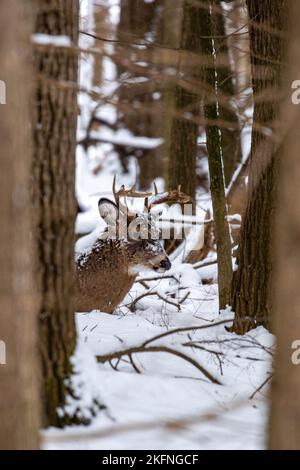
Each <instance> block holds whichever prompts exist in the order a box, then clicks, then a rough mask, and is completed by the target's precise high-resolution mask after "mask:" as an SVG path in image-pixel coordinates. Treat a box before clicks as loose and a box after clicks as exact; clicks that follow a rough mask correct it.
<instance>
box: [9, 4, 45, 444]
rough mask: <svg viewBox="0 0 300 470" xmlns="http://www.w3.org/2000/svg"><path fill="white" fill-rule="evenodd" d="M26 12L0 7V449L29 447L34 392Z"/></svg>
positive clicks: (34, 425)
mask: <svg viewBox="0 0 300 470" xmlns="http://www.w3.org/2000/svg"><path fill="white" fill-rule="evenodd" d="M30 34H31V15H30V12H29V11H28V9H27V6H26V5H25V2H20V1H18V0H2V1H1V3H0V69H1V80H3V81H4V82H5V84H6V89H7V96H6V104H2V105H1V114H0V139H1V159H0V161H1V171H0V217H1V230H0V267H1V270H0V309H1V315H0V341H1V353H2V354H4V353H5V349H4V343H5V345H6V364H3V363H2V362H4V359H5V357H1V358H0V382H1V401H0V422H1V426H0V448H1V449H6V450H7V449H11V450H12V449H13V450H16V449H17V450H19V449H36V448H37V446H38V429H39V394H38V380H37V379H38V377H37V361H36V339H37V297H36V293H35V292H36V290H35V288H34V283H33V266H34V263H33V250H32V244H31V237H30V230H31V210H30V197H29V181H30V164H31V151H32V146H31V138H30V137H31V135H30V128H29V126H28V122H29V120H30V114H29V102H30V96H29V95H30V86H29V83H31V82H32V70H31V69H30V63H31V45H30Z"/></svg>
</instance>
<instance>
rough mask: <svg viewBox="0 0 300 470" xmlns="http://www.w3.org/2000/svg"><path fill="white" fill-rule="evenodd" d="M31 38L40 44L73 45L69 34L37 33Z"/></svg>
mask: <svg viewBox="0 0 300 470" xmlns="http://www.w3.org/2000/svg"><path fill="white" fill-rule="evenodd" d="M31 39H32V42H34V43H35V44H40V45H52V46H56V47H70V46H71V45H72V41H71V39H70V38H69V36H63V35H50V34H42V33H36V34H32V35H31Z"/></svg>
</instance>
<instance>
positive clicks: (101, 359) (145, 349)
mask: <svg viewBox="0 0 300 470" xmlns="http://www.w3.org/2000/svg"><path fill="white" fill-rule="evenodd" d="M147 352H150V353H151V352H152V353H153V352H165V353H169V354H173V355H174V356H177V357H180V358H181V359H184V360H185V361H187V362H189V363H190V364H192V365H193V366H194V367H196V369H198V370H199V371H200V372H201V373H202V374H203V375H204V376H205V377H206V378H207V379H208V380H209V381H210V382H212V383H214V384H217V385H221V382H219V380H218V379H216V378H215V377H214V376H213V375H212V374H211V373H210V372H209V371H208V370H206V369H205V367H204V366H202V365H201V364H200V363H199V362H197V361H196V360H195V359H193V358H192V357H190V356H188V355H186V354H185V353H183V352H181V351H177V350H176V349H172V348H170V347H169V346H149V347H145V346H143V345H142V346H137V347H133V348H128V349H123V350H120V351H116V352H114V353H110V354H105V355H102V356H99V355H98V356H96V360H97V361H98V362H102V363H104V362H107V361H112V360H113V359H119V358H121V357H123V356H129V357H130V356H132V354H137V353H147Z"/></svg>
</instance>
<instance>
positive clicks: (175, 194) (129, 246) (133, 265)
mask: <svg viewBox="0 0 300 470" xmlns="http://www.w3.org/2000/svg"><path fill="white" fill-rule="evenodd" d="M154 188H155V194H154V195H152V193H138V192H136V189H135V187H134V186H133V187H132V188H131V189H130V190H126V189H125V188H124V186H121V188H120V189H119V191H116V188H115V179H114V182H113V194H114V197H115V202H112V201H111V200H109V199H105V198H101V199H100V200H99V202H98V207H99V213H100V216H101V217H102V218H103V220H104V221H105V222H106V224H107V227H106V230H105V231H104V232H103V233H102V234H101V235H100V236H99V237H98V238H97V240H96V241H95V243H94V244H93V245H92V247H91V248H90V249H89V250H87V251H85V252H83V253H81V254H80V255H79V256H78V258H77V261H76V282H77V286H76V296H77V300H76V310H77V311H78V312H88V311H90V310H101V311H103V312H107V313H112V312H113V311H114V310H115V308H116V307H117V306H118V305H119V304H120V303H121V302H122V300H123V299H124V297H125V295H126V294H127V293H128V292H129V290H130V289H131V287H132V285H133V283H134V281H135V279H136V276H137V275H138V273H139V272H140V271H143V270H147V269H152V270H154V271H157V272H160V273H163V272H165V271H167V270H168V269H170V268H171V263H170V260H169V258H168V256H167V254H166V252H165V250H164V249H163V247H162V245H161V242H160V240H159V230H158V229H157V226H156V224H155V218H154V217H153V214H151V209H152V207H153V206H154V205H156V204H161V203H164V202H168V203H172V202H173V203H174V202H180V203H187V202H189V201H190V198H189V197H188V196H187V195H186V194H184V193H182V192H181V190H180V187H178V189H177V190H173V191H168V192H164V193H160V194H159V193H158V191H157V188H156V186H155V185H154ZM121 197H125V198H126V197H133V198H144V199H145V209H144V211H143V212H141V213H139V212H138V213H131V212H129V211H128V208H127V206H126V205H124V204H122V203H121V201H120V198H121Z"/></svg>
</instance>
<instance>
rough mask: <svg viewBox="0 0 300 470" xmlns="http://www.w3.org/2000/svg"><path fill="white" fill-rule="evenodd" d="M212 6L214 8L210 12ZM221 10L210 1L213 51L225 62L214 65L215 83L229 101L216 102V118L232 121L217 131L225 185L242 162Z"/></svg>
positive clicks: (232, 83)
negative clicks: (217, 107)
mask: <svg viewBox="0 0 300 470" xmlns="http://www.w3.org/2000/svg"><path fill="white" fill-rule="evenodd" d="M214 7H215V11H214ZM220 10H222V2H221V1H220V0H213V2H212V11H213V28H212V30H213V36H214V49H215V50H216V54H217V55H220V56H222V59H223V62H224V61H225V60H226V62H227V63H226V64H224V65H223V66H222V67H221V66H220V67H218V73H217V86H218V90H219V91H221V93H222V94H223V95H225V96H226V97H227V98H231V101H230V102H229V101H228V103H226V106H224V105H221V104H219V110H218V112H219V119H221V120H223V121H226V122H230V123H231V122H232V127H231V128H230V127H229V126H228V127H226V128H225V127H222V128H221V129H220V132H221V145H222V155H223V163H224V178H225V184H226V186H229V184H230V182H231V180H232V176H233V174H234V172H235V170H236V169H237V166H238V164H239V163H240V162H241V161H242V147H241V139H240V135H241V130H240V126H239V117H238V113H237V111H236V109H237V107H236V103H235V101H236V93H235V86H234V74H233V70H232V69H231V65H230V57H229V50H228V39H227V38H226V27H225V16H224V14H221V13H220Z"/></svg>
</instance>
